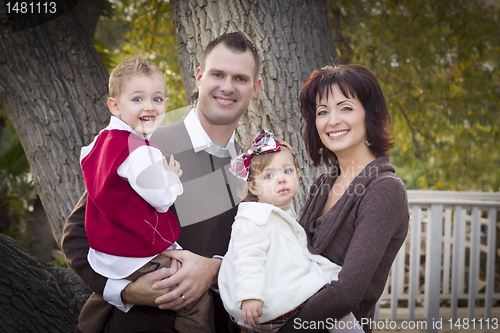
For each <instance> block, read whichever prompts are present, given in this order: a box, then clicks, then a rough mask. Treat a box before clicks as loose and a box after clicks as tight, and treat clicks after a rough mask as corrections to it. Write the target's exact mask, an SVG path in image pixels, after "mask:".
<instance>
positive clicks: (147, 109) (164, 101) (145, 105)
mask: <svg viewBox="0 0 500 333" xmlns="http://www.w3.org/2000/svg"><path fill="white" fill-rule="evenodd" d="M165 96H166V85H165V80H164V79H163V77H161V76H160V75H159V74H152V75H133V76H131V77H129V78H128V79H127V80H126V82H125V83H124V84H123V87H122V92H121V93H120V95H118V96H117V97H110V98H109V99H108V107H109V110H110V111H111V113H112V114H113V115H115V116H117V117H118V118H120V119H121V120H122V121H123V122H125V123H127V124H128V125H129V126H130V127H132V129H133V130H134V131H136V132H137V133H141V134H151V133H153V132H154V131H155V130H156V129H157V128H158V127H159V126H160V124H161V123H162V121H163V116H164V115H165V110H166V108H167V106H168V98H166V97H165Z"/></svg>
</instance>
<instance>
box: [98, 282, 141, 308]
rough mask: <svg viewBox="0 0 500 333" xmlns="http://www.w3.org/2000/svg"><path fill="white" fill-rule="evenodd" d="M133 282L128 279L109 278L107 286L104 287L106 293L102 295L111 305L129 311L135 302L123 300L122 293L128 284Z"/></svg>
mask: <svg viewBox="0 0 500 333" xmlns="http://www.w3.org/2000/svg"><path fill="white" fill-rule="evenodd" d="M130 282H132V281H129V280H126V279H119V280H117V279H108V281H107V282H106V286H105V287H104V293H103V295H102V297H103V298H104V299H105V300H106V301H107V302H108V303H109V304H111V305H114V306H115V307H116V308H118V309H120V310H121V311H123V312H125V313H127V312H128V311H129V310H130V309H131V308H132V307H133V306H134V304H129V303H124V302H123V301H122V297H121V293H122V291H123V289H125V287H126V286H128V284H129V283H130Z"/></svg>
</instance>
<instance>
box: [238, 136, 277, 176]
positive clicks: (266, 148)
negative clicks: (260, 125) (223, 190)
mask: <svg viewBox="0 0 500 333" xmlns="http://www.w3.org/2000/svg"><path fill="white" fill-rule="evenodd" d="M277 151H281V148H280V142H279V141H278V140H277V139H276V137H275V136H274V134H273V133H271V132H268V131H266V130H262V131H261V132H260V133H259V134H258V135H257V136H256V137H255V139H254V140H253V142H252V146H251V147H250V149H249V150H248V151H246V152H245V153H243V154H241V155H238V156H236V157H235V158H234V159H233V160H232V161H231V166H230V168H229V171H231V173H232V174H233V175H235V176H236V177H238V178H240V179H243V180H245V181H246V180H247V179H248V169H250V164H251V163H252V158H253V157H254V156H255V155H259V154H265V153H271V152H277Z"/></svg>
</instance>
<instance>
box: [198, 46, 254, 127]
mask: <svg viewBox="0 0 500 333" xmlns="http://www.w3.org/2000/svg"><path fill="white" fill-rule="evenodd" d="M254 75H255V60H254V58H253V55H252V52H251V51H250V50H247V51H246V52H244V53H236V52H233V51H231V50H230V49H228V48H227V47H226V46H225V45H224V44H219V45H217V46H215V47H214V49H213V50H212V51H211V52H210V53H209V54H208V55H207V58H206V59H205V64H204V68H201V67H198V70H197V72H196V82H197V84H198V89H199V99H198V105H197V111H198V116H199V117H200V121H201V122H202V124H203V123H205V122H208V123H211V124H215V125H230V124H231V125H234V127H236V124H237V123H238V121H239V119H240V117H241V115H242V114H243V113H244V112H245V111H246V110H247V108H248V104H249V103H250V100H251V99H252V98H254V97H255V96H257V94H258V92H259V88H260V86H261V80H260V79H255V77H254Z"/></svg>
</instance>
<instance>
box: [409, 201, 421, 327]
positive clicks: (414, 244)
mask: <svg viewBox="0 0 500 333" xmlns="http://www.w3.org/2000/svg"><path fill="white" fill-rule="evenodd" d="M420 215H421V210H420V206H419V205H414V206H413V214H412V219H411V230H410V235H411V240H410V286H409V304H408V308H409V312H410V320H412V321H413V320H415V300H416V298H417V292H418V283H419V280H420V268H419V266H420V237H421V236H420V229H421V228H422V227H421V217H420Z"/></svg>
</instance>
